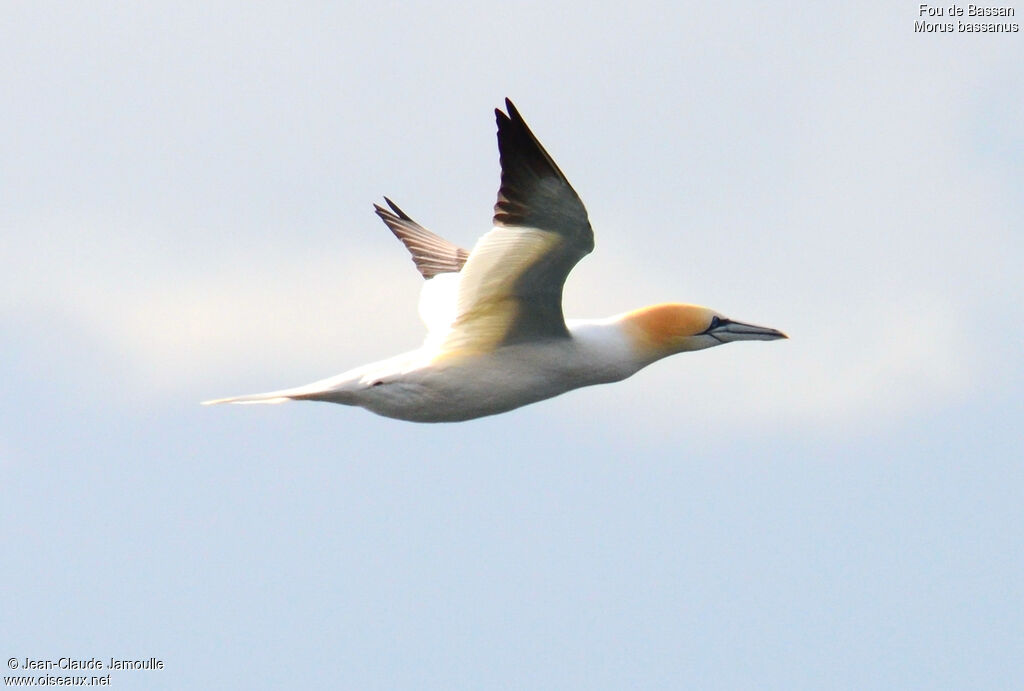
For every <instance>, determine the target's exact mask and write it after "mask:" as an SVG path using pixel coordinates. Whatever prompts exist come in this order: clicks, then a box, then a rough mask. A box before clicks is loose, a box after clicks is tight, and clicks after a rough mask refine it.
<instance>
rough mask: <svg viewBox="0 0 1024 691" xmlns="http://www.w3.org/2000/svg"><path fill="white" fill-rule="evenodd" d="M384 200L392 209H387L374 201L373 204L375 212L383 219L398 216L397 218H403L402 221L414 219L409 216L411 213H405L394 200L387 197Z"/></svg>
mask: <svg viewBox="0 0 1024 691" xmlns="http://www.w3.org/2000/svg"><path fill="white" fill-rule="evenodd" d="M384 201H385V202H386V203H387V205H388V206H390V207H391V210H390V211H388V210H387V209H385V208H384V207H383V206H381V205H380V204H377V203H374V205H373V212H374V213H375V214H377V215H378V216H380V217H381V218H382V219H385V221H386V220H387V219H388V218H397V219H399V220H402V221H412V219H411V218H410V217H409V214H407V213H405V212H404V211H402V210H401V209H400V208H398V204H395V203H394V202H393V201H391V200H390V199H388V198H387V197H384Z"/></svg>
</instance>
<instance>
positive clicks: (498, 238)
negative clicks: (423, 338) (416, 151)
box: [445, 99, 594, 350]
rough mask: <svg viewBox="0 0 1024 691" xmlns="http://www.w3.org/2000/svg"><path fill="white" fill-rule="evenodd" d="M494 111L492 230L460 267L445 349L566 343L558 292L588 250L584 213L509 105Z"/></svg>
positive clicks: (590, 244)
mask: <svg viewBox="0 0 1024 691" xmlns="http://www.w3.org/2000/svg"><path fill="white" fill-rule="evenodd" d="M505 105H506V107H507V109H508V113H507V114H506V113H503V112H502V111H500V110H495V116H496V120H497V125H498V150H499V153H500V160H501V186H500V188H499V190H498V201H497V204H495V207H494V228H493V229H492V230H491V231H490V232H489V233H487V234H486V235H484V236H483V237H482V238H480V240H479V241H478V242H477V244H476V245H475V246H474V248H473V251H472V252H471V253H470V255H469V259H468V260H467V261H466V264H465V266H464V267H463V269H462V271H461V273H460V278H459V286H458V291H457V297H456V317H455V321H454V322H453V324H452V327H451V329H450V331H449V333H448V336H447V339H446V341H445V349H450V350H465V349H473V350H490V349H493V348H496V347H499V346H501V345H507V344H511V343H517V342H523V341H534V340H539V339H545V338H568V336H569V331H568V329H567V328H566V326H565V318H564V316H563V314H562V287H563V286H564V285H565V280H566V277H567V276H568V275H569V272H570V271H571V270H572V268H573V267H574V266H575V265H576V263H577V262H579V260H580V259H582V258H583V257H584V256H586V255H587V254H588V253H589V252H590V251H591V250H592V249H593V247H594V234H593V230H592V229H591V227H590V221H589V219H588V218H587V210H586V208H585V207H584V206H583V202H581V201H580V198H579V196H578V195H577V194H576V192H575V190H573V188H572V186H571V185H570V184H569V181H568V180H567V179H566V178H565V175H564V174H563V173H562V171H561V170H560V169H559V168H558V165H557V164H556V163H555V162H554V159H552V158H551V155H550V154H548V152H547V151H546V150H545V149H544V147H543V146H541V144H540V142H539V141H538V140H537V138H536V137H535V136H534V135H533V133H532V132H531V131H530V128H529V127H527V125H526V123H525V122H524V121H523V118H522V116H521V115H520V114H519V111H518V110H516V108H515V106H514V105H513V104H512V102H511V101H509V100H508V99H506V100H505Z"/></svg>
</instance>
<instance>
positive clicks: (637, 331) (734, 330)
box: [622, 303, 788, 359]
mask: <svg viewBox="0 0 1024 691" xmlns="http://www.w3.org/2000/svg"><path fill="white" fill-rule="evenodd" d="M622 324H623V326H624V327H625V329H626V331H627V333H628V334H629V335H630V337H631V338H632V339H633V340H634V343H635V344H636V346H637V348H638V349H640V350H642V351H643V352H645V353H646V354H648V355H650V356H652V357H654V359H658V358H662V357H666V356H668V355H673V354H675V353H682V352H687V351H691V350H702V349H704V348H711V347H713V346H717V345H722V344H723V343H730V342H732V341H774V340H776V339H779V338H788V336H786V334H784V333H782V332H781V331H778V330H776V329H770V328H768V327H766V326H754V325H753V324H746V323H744V322H739V321H735V320H733V319H729V318H728V317H725V316H723V315H721V314H719V313H718V312H716V311H714V310H712V309H708V308H707V307H701V306H700V305H683V304H677V303H668V304H662V305H653V306H651V307H644V308H642V309H638V310H636V311H633V312H629V313H628V314H625V315H623V317H622Z"/></svg>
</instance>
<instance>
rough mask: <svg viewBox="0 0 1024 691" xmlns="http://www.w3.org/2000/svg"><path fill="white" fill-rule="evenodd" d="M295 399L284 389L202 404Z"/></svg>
mask: <svg viewBox="0 0 1024 691" xmlns="http://www.w3.org/2000/svg"><path fill="white" fill-rule="evenodd" d="M291 400H293V399H292V397H291V396H288V395H286V393H285V392H284V391H272V392H270V393H254V394H250V395H249V396H232V397H230V398H214V399H213V400H210V401H203V402H202V403H200V405H219V404H221V403H269V404H276V403H284V402H286V401H291Z"/></svg>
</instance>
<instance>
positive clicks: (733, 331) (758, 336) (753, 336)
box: [704, 319, 789, 343]
mask: <svg viewBox="0 0 1024 691" xmlns="http://www.w3.org/2000/svg"><path fill="white" fill-rule="evenodd" d="M704 333H706V334H707V335H708V336H711V337H712V338H716V339H718V340H719V341H721V342H722V343H731V342H732V341H775V340H778V339H780V338H789V336H787V335H786V334H784V333H782V332H781V331H779V330H778V329H770V328H768V327H767V326H756V325H754V324H744V323H743V322H737V321H733V320H732V319H718V320H717V321H716V322H713V323H712V324H711V326H710V327H709V328H708V330H707V331H705V332H704Z"/></svg>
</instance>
